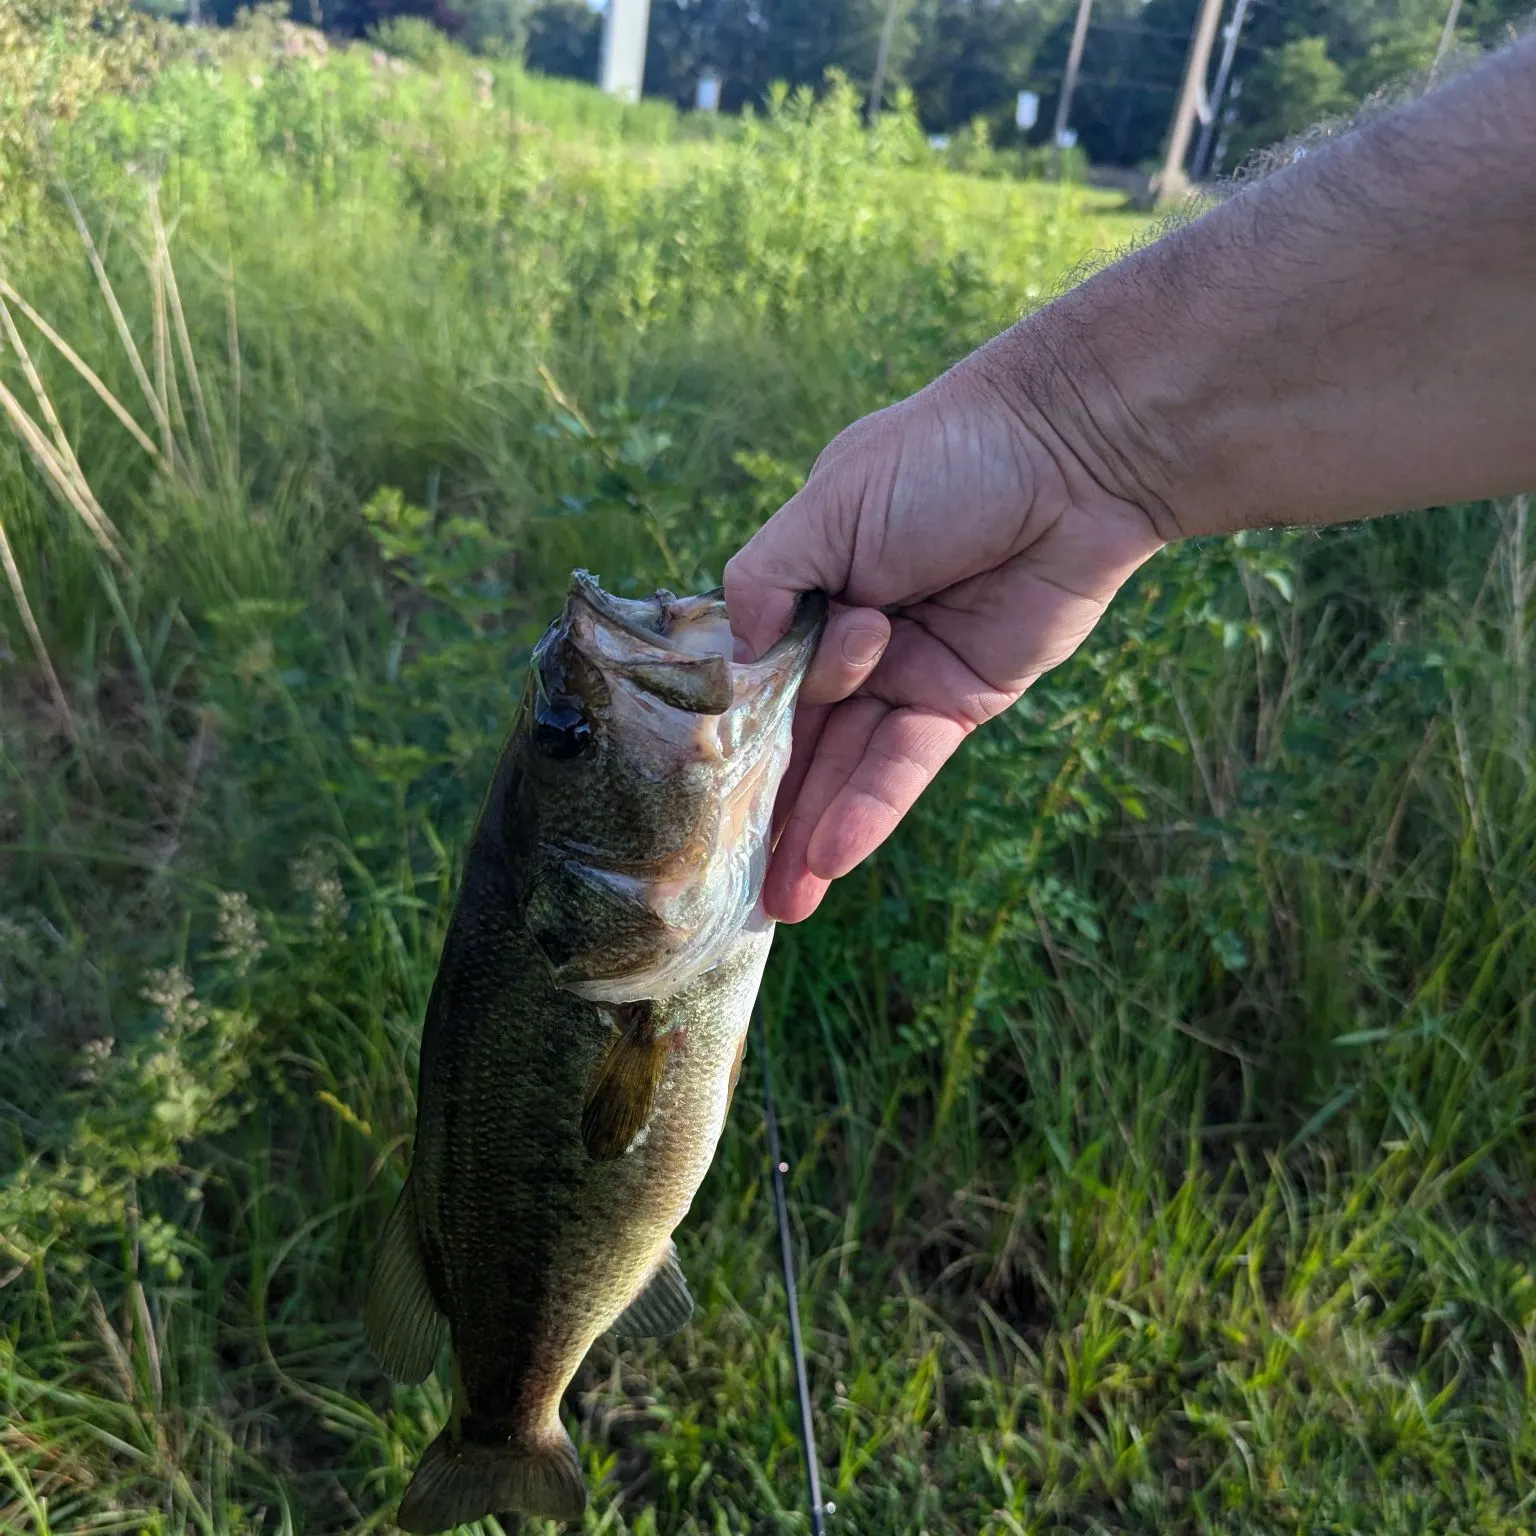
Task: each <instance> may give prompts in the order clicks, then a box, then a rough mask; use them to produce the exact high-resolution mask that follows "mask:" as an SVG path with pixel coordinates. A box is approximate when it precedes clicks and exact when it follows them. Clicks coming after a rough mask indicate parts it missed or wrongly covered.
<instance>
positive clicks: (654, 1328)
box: [613, 1243, 693, 1339]
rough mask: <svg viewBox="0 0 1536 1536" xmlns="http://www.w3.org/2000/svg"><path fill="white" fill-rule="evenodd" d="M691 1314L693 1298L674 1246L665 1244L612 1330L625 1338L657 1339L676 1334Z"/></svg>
mask: <svg viewBox="0 0 1536 1536" xmlns="http://www.w3.org/2000/svg"><path fill="white" fill-rule="evenodd" d="M692 1316H693V1297H692V1296H690V1295H689V1294H688V1282H687V1280H685V1279H684V1278H683V1266H682V1265H681V1264H679V1263H678V1262H677V1249H676V1247H675V1246H674V1245H673V1244H671V1243H668V1244H667V1256H666V1257H665V1258H664V1259H663V1260H662V1261H661V1263H660V1265H659V1266H658V1267H657V1268H656V1270H655V1271H654V1272H653V1273H652V1275H651V1278H650V1279H649V1280H647V1281H646V1282H645V1284H644V1285H643V1286H642V1287H641V1288H640V1294H639V1295H638V1296H636V1297H635V1299H634V1300H633V1301H632V1302H630V1304H629V1305H628V1306H627V1307H626V1308H625V1309H624V1311H623V1312H621V1313H620V1314H619V1316H618V1319H617V1321H616V1322H615V1323H614V1325H613V1331H614V1332H615V1333H616V1334H618V1335H619V1336H620V1337H621V1338H626V1339H661V1338H665V1337H666V1336H667V1335H668V1334H669V1333H676V1332H677V1330H678V1329H679V1328H681V1327H683V1326H684V1325H685V1324H686V1323H687V1322H688V1321H689V1319H690V1318H691V1317H692Z"/></svg>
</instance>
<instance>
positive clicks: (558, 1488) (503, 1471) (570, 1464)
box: [395, 1429, 587, 1533]
mask: <svg viewBox="0 0 1536 1536" xmlns="http://www.w3.org/2000/svg"><path fill="white" fill-rule="evenodd" d="M556 1433H557V1434H558V1435H559V1438H558V1439H556V1438H554V1436H550V1437H549V1438H548V1439H546V1440H543V1441H533V1440H524V1441H518V1440H513V1441H510V1442H508V1443H507V1444H504V1445H484V1444H480V1443H477V1442H475V1441H460V1442H459V1443H458V1444H454V1443H452V1442H451V1441H450V1439H449V1437H448V1431H447V1430H444V1431H443V1433H442V1434H440V1435H439V1436H438V1437H437V1439H436V1440H434V1441H433V1442H432V1443H431V1445H429V1446H428V1447H427V1450H426V1454H425V1455H424V1456H423V1457H422V1458H421V1465H420V1466H419V1467H417V1469H416V1475H415V1477H413V1478H412V1479H411V1485H410V1487H409V1488H407V1489H406V1490H405V1497H404V1498H403V1499H402V1500H401V1501H400V1512H399V1514H398V1515H397V1516H396V1517H395V1523H396V1524H397V1525H398V1526H399V1527H400V1529H401V1530H402V1531H413V1532H419V1533H426V1532H433V1531H446V1530H450V1529H452V1528H453V1527H454V1526H456V1525H464V1524H466V1523H467V1522H469V1521H471V1520H479V1519H482V1518H483V1517H484V1516H486V1515H503V1514H511V1513H513V1512H514V1511H517V1512H520V1513H522V1514H526V1515H539V1516H542V1517H543V1518H544V1519H546V1520H579V1519H580V1518H581V1515H582V1511H583V1510H585V1508H586V1507H587V1485H586V1483H585V1482H584V1481H583V1480H582V1476H581V1462H580V1461H579V1460H578V1459H577V1456H576V1447H575V1446H574V1445H572V1444H571V1437H570V1436H569V1435H568V1434H566V1432H565V1431H564V1429H557V1430H556Z"/></svg>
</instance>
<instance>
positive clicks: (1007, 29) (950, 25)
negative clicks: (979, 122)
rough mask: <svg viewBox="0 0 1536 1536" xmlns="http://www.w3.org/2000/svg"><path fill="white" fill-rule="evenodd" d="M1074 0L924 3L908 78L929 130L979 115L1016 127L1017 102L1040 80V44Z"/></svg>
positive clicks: (916, 25) (996, 124) (916, 17)
mask: <svg viewBox="0 0 1536 1536" xmlns="http://www.w3.org/2000/svg"><path fill="white" fill-rule="evenodd" d="M1066 5H1067V0H1045V3H1038V4H1037V3H1032V0H922V3H920V4H919V5H918V7H917V8H916V11H915V13H914V15H913V18H912V21H913V31H914V33H915V38H914V44H915V45H914V46H912V47H911V48H910V50H909V52H908V62H907V66H906V69H905V71H904V72H903V73H904V75H905V79H906V82H907V84H908V85H910V86H911V88H912V92H913V95H914V96H915V97H916V99H917V110H918V115H919V117H921V119H922V121H923V126H924V127H926V128H928V129H929V130H930V131H932V132H943V131H946V130H948V129H951V128H955V127H957V126H958V125H959V124H961V123H968V122H970V121H971V120H972V119H973V118H976V117H987V118H988V119H989V120H992V126H993V129H994V131H996V130H998V129H1002V130H1004V134H1003V135H1000V136H1006V135H1007V134H1008V133H1011V132H1013V131H1014V129H1013V108H1014V101H1015V98H1016V97H1017V94H1018V92H1019V91H1021V90H1024V89H1027V88H1028V87H1029V86H1031V85H1032V84H1033V83H1034V81H1033V78H1032V73H1031V72H1032V70H1033V68H1034V63H1035V55H1036V53H1037V52H1038V51H1039V49H1040V45H1041V44H1042V43H1043V42H1044V41H1045V39H1046V37H1047V36H1048V35H1049V34H1050V32H1051V30H1052V27H1053V25H1054V24H1055V23H1056V22H1057V21H1058V20H1059V19H1060V16H1061V14H1062V12H1063V11H1064V10H1065V9H1066Z"/></svg>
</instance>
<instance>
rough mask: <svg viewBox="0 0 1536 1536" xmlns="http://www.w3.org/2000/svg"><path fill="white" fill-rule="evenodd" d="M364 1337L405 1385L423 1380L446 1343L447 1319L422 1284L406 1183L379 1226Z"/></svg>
mask: <svg viewBox="0 0 1536 1536" xmlns="http://www.w3.org/2000/svg"><path fill="white" fill-rule="evenodd" d="M363 1337H364V1338H365V1339H366V1340H367V1342H368V1348H369V1349H370V1350H372V1351H373V1353H374V1356H375V1358H377V1360H378V1362H379V1364H380V1365H382V1366H383V1367H384V1369H385V1370H386V1371H387V1372H388V1373H389V1375H390V1376H392V1377H393V1378H394V1379H395V1380H396V1381H400V1382H405V1383H406V1384H407V1385H410V1384H413V1383H415V1382H418V1381H425V1380H426V1378H427V1377H428V1376H430V1375H431V1374H432V1367H433V1366H434V1365H436V1364H437V1357H438V1355H439V1354H441V1353H442V1348H443V1345H444V1344H446V1343H447V1342H448V1319H447V1318H445V1317H444V1316H443V1314H442V1313H441V1312H439V1311H438V1309H437V1303H436V1302H435V1301H434V1300H433V1299H432V1288H431V1286H430V1285H428V1283H427V1269H426V1262H425V1259H424V1257H423V1255H422V1251H421V1229H420V1227H419V1226H418V1224H417V1216H416V1192H415V1188H414V1186H413V1185H412V1183H411V1181H410V1179H407V1180H406V1181H405V1188H404V1189H402V1190H401V1191H400V1198H399V1199H398V1200H397V1201H396V1202H395V1208H394V1210H393V1211H391V1212H390V1216H389V1220H388V1221H387V1222H385V1224H384V1236H383V1238H382V1239H381V1240H380V1243H379V1252H378V1257H377V1258H376V1259H375V1260H374V1264H373V1275H372V1278H371V1279H370V1280H369V1283H368V1300H367V1302H366V1303H365V1304H364V1306H363Z"/></svg>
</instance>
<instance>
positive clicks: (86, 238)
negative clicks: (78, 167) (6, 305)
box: [59, 186, 165, 429]
mask: <svg viewBox="0 0 1536 1536" xmlns="http://www.w3.org/2000/svg"><path fill="white" fill-rule="evenodd" d="M59 190H60V193H61V195H62V196H63V198H64V202H65V204H66V206H67V207H68V208H69V212H70V217H71V218H72V219H73V220H74V224H75V229H76V231H77V232H78V233H79V235H80V243H81V244H82V245H83V246H84V247H85V254H86V256H87V257H88V258H89V260H90V263H91V270H92V271H93V272H94V273H95V274H96V284H97V286H98V287H99V288H100V289H101V296H102V297H103V298H104V299H105V300H106V301H107V309H108V311H109V312H110V313H111V316H112V323H113V324H114V325H115V326H116V327H117V335H118V339H119V340H120V341H121V342H122V344H123V351H124V352H126V353H127V354H128V363H129V366H130V367H131V368H132V369H133V376H134V377H135V378H136V379H137V380H138V381H139V388H140V389H142V390H143V391H144V399H145V400H146V401H147V402H148V404H149V409H150V413H151V414H152V415H153V416H154V418H155V421H156V422H157V423H158V424H159V425H160V426H161V427H162V429H163V428H164V426H165V421H164V419H163V416H164V413H163V412H162V410H161V408H160V401H159V397H158V396H157V395H156V394H155V390H154V386H153V385H152V384H151V383H150V382H149V373H148V371H147V370H146V369H145V367H144V359H143V358H142V357H141V356H140V355H139V347H138V343H137V342H136V341H134V339H133V332H132V331H131V330H130V329H129V327H128V321H127V319H126V317H125V316H124V314H123V308H122V305H120V304H119V303H118V302H117V290H116V289H114V288H113V286H112V279H111V278H110V277H108V276H107V269H106V266H105V265H104V264H103V262H102V259H101V253H100V252H99V251H98V250H97V249H96V242H95V240H94V239H92V238H91V230H90V226H89V225H88V224H87V223H86V222H85V216H84V215H83V214H82V213H81V212H80V208H79V206H78V204H77V203H76V202H75V199H74V195H73V194H72V193H71V192H70V190H69V188H68V187H65V186H61V187H60V189H59Z"/></svg>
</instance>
